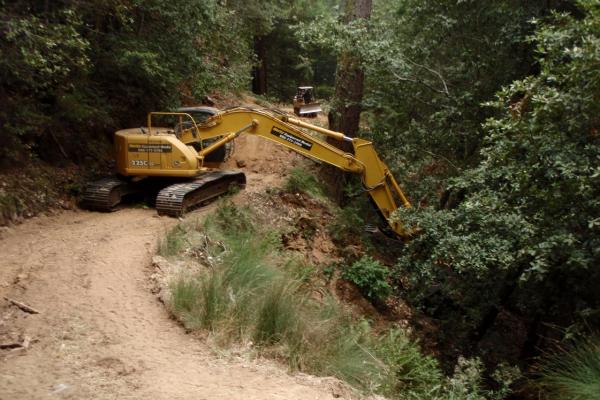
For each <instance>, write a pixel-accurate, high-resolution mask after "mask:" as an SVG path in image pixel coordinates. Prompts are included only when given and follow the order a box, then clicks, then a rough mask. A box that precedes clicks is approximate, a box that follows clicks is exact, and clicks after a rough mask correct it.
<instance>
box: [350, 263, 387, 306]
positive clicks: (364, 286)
mask: <svg viewBox="0 0 600 400" xmlns="http://www.w3.org/2000/svg"><path fill="white" fill-rule="evenodd" d="M389 277H390V270H389V269H388V268H387V267H385V266H383V265H381V264H380V263H379V261H377V260H374V259H372V258H371V257H369V256H363V257H362V258H361V259H360V260H358V261H356V262H354V264H352V265H351V266H350V267H349V268H346V269H345V270H344V271H342V278H344V279H346V280H348V281H350V282H352V283H354V284H355V285H356V286H358V287H359V288H360V290H361V291H362V292H363V294H364V295H365V296H366V297H367V298H369V299H370V300H374V301H378V300H383V299H385V298H386V297H387V296H389V295H390V294H391V292H392V287H391V286H390V284H389V283H388V282H387V279H388V278H389Z"/></svg>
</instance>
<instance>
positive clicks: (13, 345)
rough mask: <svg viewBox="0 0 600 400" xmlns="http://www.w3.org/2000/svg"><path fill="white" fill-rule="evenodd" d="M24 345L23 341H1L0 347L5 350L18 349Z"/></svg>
mask: <svg viewBox="0 0 600 400" xmlns="http://www.w3.org/2000/svg"><path fill="white" fill-rule="evenodd" d="M21 347H23V345H22V344H21V343H16V342H13V343H0V349H2V350H5V349H18V348H21Z"/></svg>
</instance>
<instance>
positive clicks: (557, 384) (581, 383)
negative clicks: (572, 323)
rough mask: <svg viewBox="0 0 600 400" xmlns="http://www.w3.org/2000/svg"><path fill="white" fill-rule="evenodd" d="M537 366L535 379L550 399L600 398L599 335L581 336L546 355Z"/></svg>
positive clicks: (595, 399)
mask: <svg viewBox="0 0 600 400" xmlns="http://www.w3.org/2000/svg"><path fill="white" fill-rule="evenodd" d="M539 370H540V378H539V381H538V383H539V385H540V387H541V388H542V390H543V391H544V392H545V393H546V395H547V396H548V397H547V398H549V399H553V400H566V399H569V400H584V399H586V400H597V399H600V341H599V340H598V338H588V339H584V340H582V341H581V342H579V343H575V344H573V345H572V346H569V347H567V348H564V349H562V350H559V351H557V352H555V353H554V354H550V355H547V356H545V357H544V358H543V360H542V363H541V365H540V366H539Z"/></svg>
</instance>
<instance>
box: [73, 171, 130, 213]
mask: <svg viewBox="0 0 600 400" xmlns="http://www.w3.org/2000/svg"><path fill="white" fill-rule="evenodd" d="M132 191H134V188H133V186H132V185H131V184H130V183H129V182H127V181H125V180H123V179H121V178H118V177H110V178H104V179H100V180H99V181H96V182H91V183H88V184H87V186H86V188H85V192H84V193H83V199H82V200H81V203H82V205H83V206H84V207H85V208H88V209H90V210H96V211H105V212H108V211H113V210H114V209H115V207H116V206H117V205H118V204H119V203H120V202H121V198H122V197H123V196H124V195H126V194H129V193H131V192H132Z"/></svg>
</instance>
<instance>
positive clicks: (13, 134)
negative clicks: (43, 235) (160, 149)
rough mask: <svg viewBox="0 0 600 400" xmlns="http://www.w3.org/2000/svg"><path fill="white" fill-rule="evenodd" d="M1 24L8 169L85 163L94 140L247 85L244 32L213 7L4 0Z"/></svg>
mask: <svg viewBox="0 0 600 400" xmlns="http://www.w3.org/2000/svg"><path fill="white" fill-rule="evenodd" d="M0 20H2V23H3V28H2V29H3V35H2V36H1V37H0V54H1V55H2V57H0V76H2V81H3V87H2V92H1V94H2V96H0V119H2V121H6V123H5V124H3V129H2V132H0V135H2V136H3V138H5V143H7V144H8V145H9V147H8V148H6V149H5V151H6V152H7V153H8V156H9V157H10V159H8V158H7V157H3V158H2V162H3V163H7V164H9V163H10V162H12V161H23V160H22V159H23V158H26V157H27V156H29V154H32V155H39V156H41V157H43V158H44V159H46V160H48V161H55V160H54V159H53V155H54V154H57V155H58V157H61V158H62V157H63V155H62V152H63V150H64V151H65V152H66V154H67V156H68V158H69V159H72V160H75V161H77V162H87V163H89V162H91V161H89V160H88V159H87V157H86V156H87V155H94V149H95V148H98V147H100V148H102V146H98V144H97V143H98V142H102V141H103V140H104V135H103V134H102V133H107V134H108V133H111V131H112V130H114V129H115V128H117V127H122V126H126V125H130V124H139V123H140V121H141V120H142V118H143V116H144V115H145V114H146V113H147V112H148V111H149V110H152V109H160V108H167V107H169V106H172V105H175V104H177V103H179V102H180V101H182V100H184V101H190V99H191V100H192V101H193V99H194V98H199V97H200V96H202V95H204V94H206V93H207V92H208V91H210V90H214V89H225V90H235V89H238V88H241V87H243V86H244V85H246V84H247V83H248V81H249V79H248V74H249V69H250V66H251V52H250V43H249V38H248V36H245V35H244V33H243V32H244V31H243V29H242V28H243V27H244V26H245V25H246V24H245V23H244V21H243V20H239V19H238V18H236V17H235V16H234V15H232V13H231V12H230V10H229V9H228V8H227V7H226V6H224V5H222V4H221V3H219V2H217V1H214V0H211V1H200V0H198V1H182V0H176V1H171V2H166V1H164V0H152V1H138V0H135V1H129V2H126V1H112V2H104V3H102V4H100V3H98V4H96V3H89V2H68V3H65V2H50V3H48V2H46V3H43V2H42V3H40V2H36V1H22V2H10V3H7V4H5V3H3V4H2V8H1V10H0ZM99 133H100V135H99ZM59 147H62V149H60V152H59V151H58V150H59Z"/></svg>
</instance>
